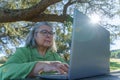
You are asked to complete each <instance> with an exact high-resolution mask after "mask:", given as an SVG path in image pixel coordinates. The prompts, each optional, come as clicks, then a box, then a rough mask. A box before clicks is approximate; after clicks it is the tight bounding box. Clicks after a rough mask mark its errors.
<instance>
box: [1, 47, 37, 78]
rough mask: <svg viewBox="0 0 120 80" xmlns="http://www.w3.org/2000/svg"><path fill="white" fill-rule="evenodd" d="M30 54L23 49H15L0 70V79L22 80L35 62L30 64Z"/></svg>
mask: <svg viewBox="0 0 120 80" xmlns="http://www.w3.org/2000/svg"><path fill="white" fill-rule="evenodd" d="M29 58H30V52H29V50H27V49H25V48H20V49H17V50H16V52H15V54H14V55H13V56H11V57H10V58H9V59H8V61H7V62H6V63H5V64H4V65H3V66H2V67H1V68H0V78H1V79H2V80H8V79H24V78H25V77H26V76H27V75H28V74H29V73H30V72H31V70H32V69H33V67H34V65H35V64H36V63H37V62H36V61H33V62H30V61H29Z"/></svg>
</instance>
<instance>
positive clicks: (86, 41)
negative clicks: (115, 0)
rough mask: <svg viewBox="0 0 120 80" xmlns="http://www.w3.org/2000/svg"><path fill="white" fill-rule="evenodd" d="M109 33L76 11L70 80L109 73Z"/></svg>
mask: <svg viewBox="0 0 120 80" xmlns="http://www.w3.org/2000/svg"><path fill="white" fill-rule="evenodd" d="M109 36H110V34H109V32H108V31H107V30H106V29H104V28H103V27H100V26H98V25H92V24H91V23H90V20H89V18H88V17H87V16H86V15H84V14H83V13H81V12H79V11H78V10H75V11H74V21H73V34H72V47H71V56H70V57H71V60H70V69H69V79H77V78H84V77H91V76H95V75H101V74H108V73H109V56H110V49H109V44H110V39H109Z"/></svg>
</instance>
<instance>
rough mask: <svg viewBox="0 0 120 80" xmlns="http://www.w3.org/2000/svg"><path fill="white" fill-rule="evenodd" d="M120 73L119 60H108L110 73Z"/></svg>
mask: <svg viewBox="0 0 120 80" xmlns="http://www.w3.org/2000/svg"><path fill="white" fill-rule="evenodd" d="M118 70H119V71H120V59H114V58H111V59H110V71H118Z"/></svg>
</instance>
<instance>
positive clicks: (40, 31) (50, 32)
mask: <svg viewBox="0 0 120 80" xmlns="http://www.w3.org/2000/svg"><path fill="white" fill-rule="evenodd" d="M43 31H44V32H43ZM36 33H40V34H42V35H43V36H48V35H50V36H53V35H54V34H55V32H53V31H47V30H44V29H43V30H39V31H37V32H36Z"/></svg>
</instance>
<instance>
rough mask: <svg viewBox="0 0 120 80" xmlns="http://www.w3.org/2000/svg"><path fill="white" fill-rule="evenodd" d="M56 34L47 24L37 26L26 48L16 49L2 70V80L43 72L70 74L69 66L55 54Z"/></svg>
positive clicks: (29, 36) (27, 41)
mask: <svg viewBox="0 0 120 80" xmlns="http://www.w3.org/2000/svg"><path fill="white" fill-rule="evenodd" d="M55 51H56V48H55V42H54V32H53V28H52V26H51V25H50V24H49V23H47V22H41V23H38V24H36V25H35V26H34V27H33V29H32V30H31V32H30V33H29V34H28V36H27V39H26V46H25V47H21V48H18V49H16V52H15V54H14V55H13V56H11V57H10V59H8V61H7V62H6V63H5V64H4V65H3V66H2V67H1V68H0V78H1V79H2V80H7V79H21V78H22V79H23V78H26V77H34V76H35V75H37V74H41V73H43V72H51V71H57V72H58V73H60V74H65V73H67V72H68V65H67V64H65V61H64V60H63V59H62V58H61V57H60V56H59V55H58V54H57V53H56V52H55Z"/></svg>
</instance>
